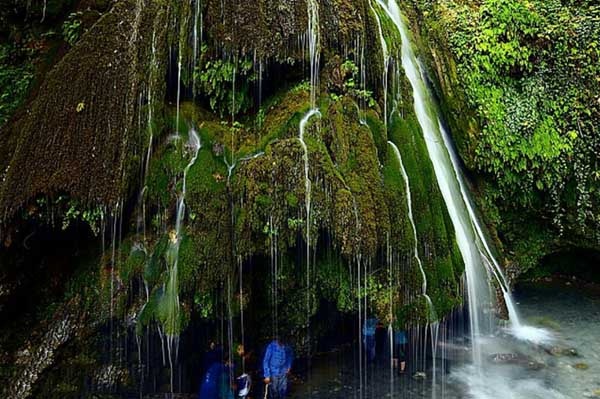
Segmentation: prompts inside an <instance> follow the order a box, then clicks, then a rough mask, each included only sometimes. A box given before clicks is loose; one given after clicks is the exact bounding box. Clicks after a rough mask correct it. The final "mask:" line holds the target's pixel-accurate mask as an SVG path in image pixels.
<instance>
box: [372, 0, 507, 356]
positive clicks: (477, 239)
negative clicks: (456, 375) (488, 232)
mask: <svg viewBox="0 0 600 399" xmlns="http://www.w3.org/2000/svg"><path fill="white" fill-rule="evenodd" d="M378 1H380V4H381V5H382V7H383V8H384V10H385V12H386V13H387V15H388V16H389V18H390V19H391V20H392V22H393V23H394V25H395V26H396V28H397V29H398V31H399V33H400V36H401V39H402V66H403V68H404V71H405V73H406V76H407V78H408V80H409V82H410V84H411V87H412V89H413V98H414V109H415V113H416V116H417V119H418V121H419V124H420V126H421V129H422V130H423V134H424V138H425V143H426V147H427V150H428V153H429V157H430V159H431V162H432V164H433V167H434V171H435V175H436V179H437V182H438V186H439V188H440V191H441V193H442V196H443V198H444V202H445V203H446V207H447V209H448V213H449V215H450V218H451V220H452V224H453V226H454V229H455V233H456V240H457V244H458V247H459V250H460V252H461V254H462V257H463V261H464V263H465V272H466V278H467V284H466V285H467V295H468V305H469V315H470V325H471V339H472V347H473V362H474V364H475V365H480V364H481V361H482V359H481V339H480V337H481V335H482V334H483V333H487V332H489V331H487V329H488V326H490V325H491V313H492V312H491V309H492V308H493V299H492V287H491V279H490V278H488V273H491V274H492V275H494V276H495V277H496V278H497V279H498V282H499V284H500V285H501V286H502V289H503V292H504V294H505V296H504V299H505V301H506V303H507V305H508V307H509V310H510V308H512V312H511V314H510V317H511V321H512V322H513V323H515V322H517V323H518V321H517V319H516V313H515V312H514V306H513V305H512V303H513V302H512V299H511V297H510V293H509V292H508V290H506V289H505V287H504V285H505V281H502V278H501V276H502V274H501V271H500V270H499V267H497V266H498V265H497V262H496V261H495V260H494V261H490V260H489V259H488V258H487V256H484V255H486V254H487V255H488V256H490V257H491V258H493V256H491V251H489V246H488V245H487V243H486V240H485V237H484V236H483V233H482V232H481V229H480V228H479V222H478V221H477V218H476V215H475V214H474V212H473V209H472V206H471V204H470V200H469V199H468V196H467V195H466V190H465V189H464V187H463V186H462V182H461V178H462V177H461V172H460V170H459V167H458V164H457V163H456V162H453V159H452V157H453V152H452V149H451V148H450V147H449V146H448V145H447V142H446V139H445V138H444V134H445V132H443V130H442V129H440V126H441V121H440V117H439V115H438V112H437V109H436V106H435V103H434V102H433V99H432V95H431V94H430V93H429V91H428V87H427V85H426V83H425V80H424V78H423V76H422V73H421V69H420V65H419V63H418V61H417V58H416V56H415V54H414V51H413V49H412V46H411V42H410V35H409V33H408V27H407V25H406V23H405V21H404V18H403V16H402V13H401V11H400V8H399V7H398V4H397V3H396V1H395V0H388V1H387V3H383V1H382V0H378ZM490 266H494V267H492V268H491V269H492V270H489V269H488V268H489V267H490Z"/></svg>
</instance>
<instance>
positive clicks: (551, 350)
mask: <svg viewBox="0 0 600 399" xmlns="http://www.w3.org/2000/svg"><path fill="white" fill-rule="evenodd" d="M544 351H546V353H548V354H550V355H552V356H573V357H575V356H579V352H577V349H575V348H565V347H561V346H552V347H544Z"/></svg>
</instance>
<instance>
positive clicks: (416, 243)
mask: <svg viewBox="0 0 600 399" xmlns="http://www.w3.org/2000/svg"><path fill="white" fill-rule="evenodd" d="M388 144H389V145H390V146H391V147H392V149H393V150H394V154H395V155H396V159H397V160H398V163H399V165H400V173H401V174H402V178H403V179H404V185H405V190H406V205H407V207H408V220H409V221H410V225H411V226H412V232H413V238H414V248H413V249H414V257H415V260H416V261H417V265H418V266H419V270H420V272H421V278H422V279H423V281H422V285H421V293H422V295H423V297H424V298H425V301H426V302H427V307H428V308H429V315H428V317H429V320H430V321H435V319H436V318H437V316H436V312H435V308H434V307H433V303H432V302H431V298H430V297H429V295H427V275H426V274H425V269H424V268H423V262H422V261H421V257H420V256H419V236H418V234H417V225H416V224H415V219H414V215H413V208H412V195H411V191H410V180H409V178H408V174H407V173H406V169H405V168H404V163H403V162H402V156H401V155H400V150H398V147H397V146H396V144H394V143H393V142H391V141H388Z"/></svg>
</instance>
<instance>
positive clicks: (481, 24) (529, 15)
mask: <svg viewBox="0 0 600 399" xmlns="http://www.w3.org/2000/svg"><path fill="white" fill-rule="evenodd" d="M557 4H558V3H557V2H554V1H546V2H538V3H536V4H534V5H530V6H526V5H524V4H523V3H522V2H519V1H493V0H486V1H482V2H479V3H477V4H470V5H467V4H465V3H464V2H461V1H456V0H444V1H439V2H436V3H435V4H431V3H430V2H428V1H421V0H414V1H412V2H410V4H408V5H406V7H405V12H406V13H407V14H408V15H409V16H410V18H409V19H410V20H411V22H412V24H413V27H414V29H413V31H415V33H417V36H419V40H417V43H418V45H419V48H420V50H421V52H420V53H421V56H422V59H423V60H424V61H425V64H426V65H427V68H428V71H429V72H430V77H431V78H432V85H433V88H434V90H435V92H436V93H437V95H438V97H439V99H440V103H441V109H442V112H443V114H444V116H445V119H446V121H447V122H448V125H449V127H450V131H451V133H452V136H453V138H454V141H455V143H456V146H457V149H458V152H459V153H460V155H461V158H462V160H463V161H464V163H465V166H466V167H467V168H468V169H469V171H470V177H472V181H473V183H474V184H475V189H474V191H475V192H476V196H475V198H476V201H477V202H478V205H479V206H478V207H479V209H480V210H481V211H482V214H483V215H484V219H486V221H487V224H488V227H489V230H490V232H491V236H492V238H493V240H494V241H495V242H496V246H498V247H499V248H503V249H504V252H505V253H508V254H510V257H511V260H510V262H509V264H508V266H509V268H510V273H509V274H510V277H511V278H516V277H517V276H518V275H519V274H520V273H527V272H528V271H530V270H531V269H536V268H537V267H538V266H539V265H540V264H541V261H542V259H543V258H544V257H545V256H546V255H548V254H551V253H554V252H557V251H562V250H565V249H566V250H569V249H572V248H592V249H598V248H599V246H598V245H599V244H598V243H599V242H600V241H599V240H598V231H599V229H598V220H600V219H599V218H598V215H597V209H599V208H598V204H599V203H600V197H598V195H597V193H598V192H599V191H598V181H597V179H595V178H594V179H591V178H590V176H591V175H592V174H594V173H596V172H592V171H595V170H597V167H596V165H597V164H598V156H597V154H598V150H597V149H598V148H599V145H600V144H599V141H598V135H597V132H598V131H599V129H600V125H599V123H598V121H599V120H600V119H599V117H598V116H599V115H600V103H599V102H598V100H597V93H598V92H600V86H599V85H600V82H599V81H598V80H597V79H596V76H597V75H598V73H599V69H598V55H597V51H595V52H589V51H587V50H585V49H589V48H590V46H595V42H596V38H597V37H598V35H599V34H600V31H599V30H598V29H599V28H598V24H597V23H594V21H595V20H596V19H597V18H598V15H599V14H600V10H599V9H598V7H597V6H596V5H594V6H591V4H590V6H589V7H588V6H587V5H586V6H581V7H580V6H579V5H576V4H565V5H563V6H561V7H557ZM508 9H510V10H511V11H510V12H506V13H504V11H506V10H508ZM560 21H569V23H568V24H565V23H563V22H560ZM500 24H503V25H502V26H504V27H507V28H506V29H508V30H509V31H510V34H507V35H504V34H502V35H500V36H497V35H495V34H494V33H493V32H495V29H496V27H497V26H499V25H500ZM551 27H557V28H556V29H555V28H551ZM501 30H502V31H503V30H505V29H504V28H502V29H501ZM546 32H551V33H549V36H548V37H547V38H544V35H545V34H546ZM473 42H477V43H482V44H481V45H477V46H473V45H472V43H473ZM502 46H512V48H513V49H514V51H513V52H512V54H511V53H506V54H504V55H499V54H500V53H501V52H502V50H499V49H500V47H502ZM505 48H506V47H505ZM487 57H489V58H487ZM519 57H523V60H522V61H519ZM573 58H576V59H577V61H575V62H574V61H573ZM484 59H489V60H493V61H492V62H491V63H490V64H488V68H486V67H483V68H482V64H481V63H480V62H482V61H483V60H484ZM483 62H485V61H483ZM592 93H595V94H592ZM592 148H594V150H591V149H592ZM523 221H526V222H525V223H524V222H523ZM537 272H538V271H537V270H533V271H531V273H529V274H527V275H532V274H533V275H534V274H535V273H537Z"/></svg>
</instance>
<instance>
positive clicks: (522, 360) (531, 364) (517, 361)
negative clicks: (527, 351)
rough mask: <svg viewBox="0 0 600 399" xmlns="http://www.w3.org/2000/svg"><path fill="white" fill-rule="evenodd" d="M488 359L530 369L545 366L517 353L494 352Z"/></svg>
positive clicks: (496, 362)
mask: <svg viewBox="0 0 600 399" xmlns="http://www.w3.org/2000/svg"><path fill="white" fill-rule="evenodd" d="M489 360H490V362H492V363H495V364H508V365H513V366H515V365H516V366H521V367H526V368H528V369H530V370H539V369H541V368H543V367H544V366H545V365H544V363H540V362H538V361H536V360H534V359H532V358H530V357H529V356H525V355H523V354H519V353H495V354H493V355H491V356H490V358H489Z"/></svg>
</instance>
